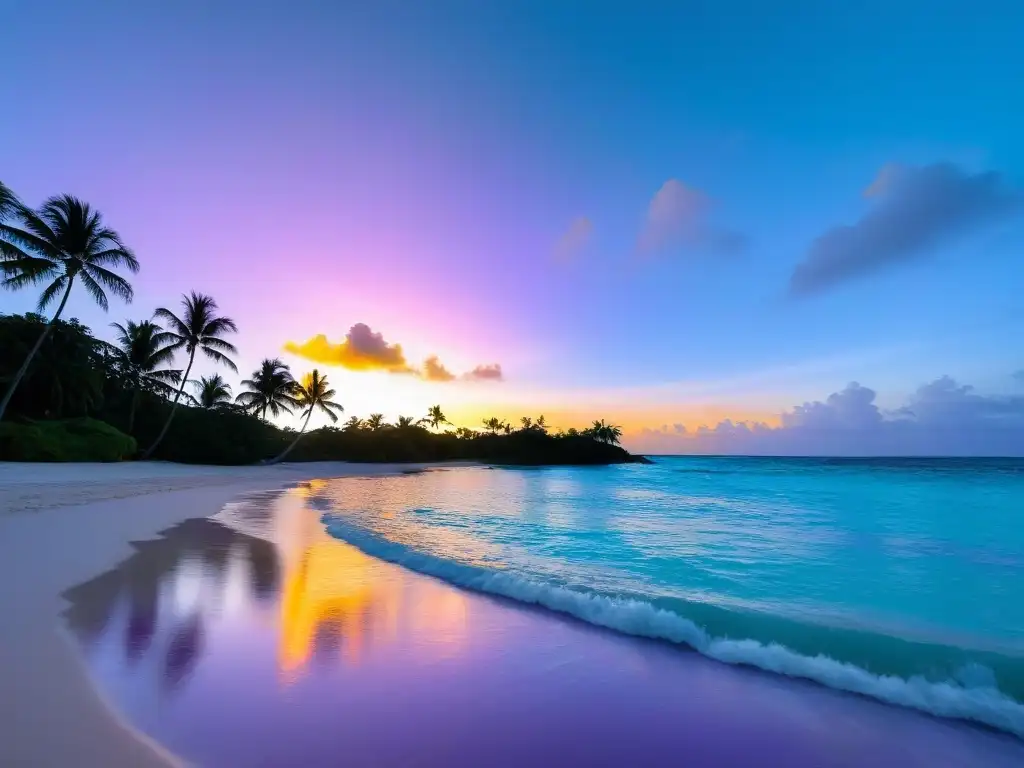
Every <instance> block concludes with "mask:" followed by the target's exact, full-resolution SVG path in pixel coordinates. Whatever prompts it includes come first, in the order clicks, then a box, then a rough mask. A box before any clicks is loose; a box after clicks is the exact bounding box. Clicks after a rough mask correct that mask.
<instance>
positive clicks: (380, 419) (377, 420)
mask: <svg viewBox="0 0 1024 768" xmlns="http://www.w3.org/2000/svg"><path fill="white" fill-rule="evenodd" d="M383 426H384V414H383V413H371V414H370V418H368V419H367V420H366V428H367V429H371V430H373V431H374V432H376V431H377V430H378V429H381V428H382V427H383Z"/></svg>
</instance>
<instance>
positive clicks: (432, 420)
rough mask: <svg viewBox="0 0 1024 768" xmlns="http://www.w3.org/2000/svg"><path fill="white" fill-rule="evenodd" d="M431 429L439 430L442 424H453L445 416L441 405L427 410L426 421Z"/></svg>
mask: <svg viewBox="0 0 1024 768" xmlns="http://www.w3.org/2000/svg"><path fill="white" fill-rule="evenodd" d="M424 421H426V422H427V423H428V424H429V425H430V426H431V427H433V428H434V429H438V428H439V427H440V426H441V425H442V424H451V422H450V421H448V418H447V417H446V416H445V415H444V412H443V411H442V410H441V406H440V405H432V406H430V408H429V410H427V418H426V419H424Z"/></svg>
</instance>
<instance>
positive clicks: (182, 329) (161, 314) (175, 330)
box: [153, 307, 188, 341]
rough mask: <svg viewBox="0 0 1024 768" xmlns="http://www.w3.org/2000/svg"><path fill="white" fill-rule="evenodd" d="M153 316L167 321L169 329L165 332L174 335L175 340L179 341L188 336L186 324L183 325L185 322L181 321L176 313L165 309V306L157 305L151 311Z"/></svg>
mask: <svg viewBox="0 0 1024 768" xmlns="http://www.w3.org/2000/svg"><path fill="white" fill-rule="evenodd" d="M153 317H154V318H160V319H161V320H165V321H166V322H167V324H168V325H169V326H170V329H169V330H168V331H166V332H167V333H169V334H171V335H172V336H174V338H175V340H176V341H180V340H182V339H184V338H185V337H186V336H188V326H187V325H185V323H183V322H182V321H181V320H180V319H179V318H178V316H177V315H176V314H174V313H173V312H171V310H169V309H167V307H157V309H156V311H155V312H154V313H153Z"/></svg>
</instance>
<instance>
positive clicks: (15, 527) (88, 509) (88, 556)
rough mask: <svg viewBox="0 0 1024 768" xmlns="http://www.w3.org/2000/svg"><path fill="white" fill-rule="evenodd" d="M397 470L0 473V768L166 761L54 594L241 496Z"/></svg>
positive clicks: (310, 467)
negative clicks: (110, 696)
mask: <svg viewBox="0 0 1024 768" xmlns="http://www.w3.org/2000/svg"><path fill="white" fill-rule="evenodd" d="M408 468H409V467H408V466H407V465H406V466H395V465H353V464H339V463H325V464H302V465H282V466H279V467H234V468H231V467H228V468H223V467H190V466H181V465H173V464H162V463H158V462H152V463H132V464H113V465H111V464H96V465H92V464H65V465H45V464H13V463H7V464H0V583H3V585H4V588H3V589H0V638H2V641H0V703H2V705H3V709H2V712H0V765H4V766H70V765H74V766H102V767H103V768H110V767H111V766H133V767H134V766H150V765H164V766H165V765H168V764H173V763H174V762H175V759H174V758H173V757H172V756H171V754H170V753H169V752H168V751H167V750H165V749H163V748H162V747H159V746H157V745H156V744H155V743H153V742H151V741H150V740H148V739H147V738H145V737H143V736H142V735H141V734H139V733H138V732H136V731H134V730H133V729H132V728H131V727H130V726H129V725H127V724H126V722H125V721H124V719H123V718H121V717H120V715H118V714H117V713H116V710H115V709H112V708H111V707H110V706H108V704H107V697H106V696H105V694H104V693H103V691H102V690H101V689H98V688H96V687H95V686H94V685H93V684H92V682H91V680H90V678H89V677H88V675H87V673H86V670H85V668H84V667H83V664H82V660H81V657H80V655H79V654H78V653H77V652H76V649H75V648H74V645H73V642H72V641H71V639H70V638H69V637H68V633H67V631H66V630H65V629H64V624H63V621H62V619H61V613H62V611H63V610H64V609H65V608H66V607H67V603H66V602H65V601H64V599H63V598H62V597H61V593H62V592H64V591H65V590H66V589H67V588H68V587H70V586H72V585H74V584H76V583H79V582H82V581H84V580H87V579H90V578H92V577H93V576H95V575H96V574H98V573H101V572H103V571H106V570H109V569H110V568H111V567H113V566H115V565H116V564H117V563H118V562H120V561H121V560H123V559H124V558H125V557H128V556H129V555H130V554H131V551H132V550H131V548H130V547H129V542H131V541H138V540H145V539H151V538H153V537H154V536H156V535H157V533H158V532H159V531H160V530H161V529H163V528H166V527H168V526H171V525H173V524H175V523H178V522H180V521H182V520H185V519H188V518H193V517H197V516H206V515H211V514H213V513H215V512H216V511H217V510H218V509H220V508H221V507H222V506H223V505H224V504H225V503H226V502H228V501H230V500H231V499H232V498H235V497H237V496H238V495H239V494H240V493H244V492H248V491H253V490H256V489H266V488H277V487H281V486H282V485H285V484H287V483H293V482H296V481H299V480H303V479H308V478H311V477H335V476H337V477H340V476H346V475H370V474H375V473H389V472H390V473H394V472H400V471H403V470H405V469H408Z"/></svg>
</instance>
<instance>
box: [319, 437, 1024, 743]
mask: <svg viewBox="0 0 1024 768" xmlns="http://www.w3.org/2000/svg"><path fill="white" fill-rule="evenodd" d="M655 462H656V463H655V464H653V465H623V466H613V467H595V468H542V469H489V468H483V467H467V468H453V469H445V470H440V471H430V472H424V473H419V474H415V475H403V476H397V477H382V478H374V479H371V480H365V481H360V485H359V492H358V493H350V492H349V490H350V489H351V488H352V487H353V486H352V485H351V484H350V483H346V482H344V481H338V482H335V481H326V482H317V483H314V484H311V485H310V487H309V488H308V489H307V491H308V498H307V504H309V505H311V506H312V507H313V508H315V509H316V510H317V511H318V512H320V513H321V514H322V518H321V519H322V523H323V524H324V525H325V526H326V529H327V531H328V532H329V533H330V534H331V535H332V536H334V537H336V538H339V539H343V540H345V541H346V542H348V543H350V544H352V545H355V546H356V547H358V548H359V549H362V550H363V551H364V552H366V553H367V554H370V555H373V556H376V557H378V558H381V559H384V560H389V561H391V562H394V563H398V564H400V565H402V566H405V567H407V568H410V569H412V570H415V571H419V572H422V573H425V574H428V575H430V576H434V577H437V578H440V579H442V580H445V581H448V582H450V583H453V584H456V585H458V586H461V587H464V588H468V589H471V590H476V591H480V592H486V593H491V594H494V595H498V596H501V597H504V598H508V599H511V600H515V601H520V602H523V603H529V604H533V605H536V606H540V607H543V608H545V609H549V610H551V611H555V612H559V613H562V614H568V615H570V616H572V617H574V618H576V619H578V620H581V621H584V622H588V623H590V624H594V625H598V626H601V627H606V628H610V629H613V630H616V631H618V632H621V633H625V634H630V635H638V636H644V637H649V638H656V639H661V640H665V641H669V642H671V643H674V644H677V645H678V646H679V650H680V652H685V651H696V652H698V653H701V654H703V655H705V656H708V657H711V658H713V659H717V660H719V661H722V662H725V663H728V664H738V665H747V666H753V667H758V668H760V669H763V670H766V671H768V672H771V673H776V674H781V675H787V676H790V677H796V678H805V679H810V680H814V681H816V682H818V683H821V684H823V685H826V686H829V687H832V688H836V689H840V690H844V691H849V692H853V693H857V694H861V695H864V696H868V697H872V698H875V699H878V700H881V701H885V702H888V703H892V704H897V705H902V706H906V707H911V708H915V709H918V710H922V711H925V712H929V713H931V714H934V715H939V716H943V717H955V718H963V719H967V720H972V721H976V722H979V723H983V724H985V725H988V726H991V727H994V728H997V729H1000V730H1004V731H1008V732H1011V733H1015V734H1016V735H1018V736H1022V737H1024V461H1022V460H1016V459H819V458H734V457H697V458H695V457H655Z"/></svg>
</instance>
